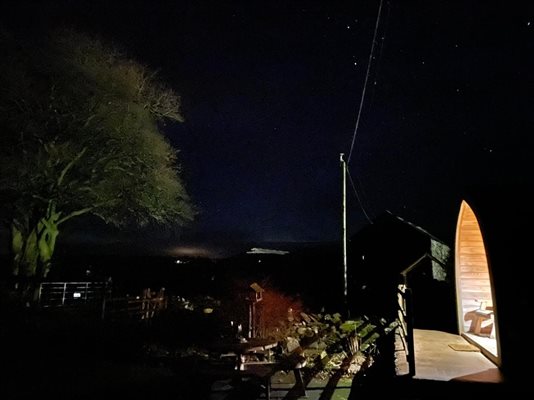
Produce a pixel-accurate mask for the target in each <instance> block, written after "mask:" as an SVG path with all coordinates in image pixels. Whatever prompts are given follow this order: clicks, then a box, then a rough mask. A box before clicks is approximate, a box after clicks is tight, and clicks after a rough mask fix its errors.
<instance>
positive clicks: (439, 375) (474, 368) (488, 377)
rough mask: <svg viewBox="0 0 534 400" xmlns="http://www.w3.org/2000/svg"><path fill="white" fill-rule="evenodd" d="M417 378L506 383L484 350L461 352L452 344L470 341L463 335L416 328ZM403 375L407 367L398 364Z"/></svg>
mask: <svg viewBox="0 0 534 400" xmlns="http://www.w3.org/2000/svg"><path fill="white" fill-rule="evenodd" d="M414 341H415V372H416V374H415V376H414V379H419V380H434V381H453V380H454V381H462V382H487V383H501V382H503V377H502V374H501V372H500V370H499V368H498V367H497V366H496V365H495V364H494V363H493V362H491V361H490V360H489V359H488V358H487V357H486V356H484V355H483V354H482V353H481V352H474V351H458V350H454V349H453V348H451V347H450V346H449V345H450V344H468V343H469V342H468V341H467V340H465V339H464V338H463V337H461V336H459V335H454V334H451V333H447V332H441V331H433V330H422V329H415V330H414ZM397 370H398V371H399V373H400V374H402V373H404V372H406V366H405V365H403V364H402V363H400V364H398V366H397Z"/></svg>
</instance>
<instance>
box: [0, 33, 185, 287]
mask: <svg viewBox="0 0 534 400" xmlns="http://www.w3.org/2000/svg"><path fill="white" fill-rule="evenodd" d="M0 51H1V54H2V55H3V56H2V58H1V59H0V140H1V143H0V206H1V211H0V212H1V214H2V217H3V218H4V220H5V221H6V222H7V223H8V224H9V226H10V229H11V233H12V251H13V274H14V275H17V276H24V277H37V278H41V277H46V275H47V273H48V271H49V270H50V267H51V261H52V256H53V254H54V249H55V244H56V239H57V237H58V234H59V232H60V229H61V227H62V225H63V224H65V223H66V222H68V221H70V220H72V219H73V218H75V217H79V216H81V215H87V214H92V215H94V216H96V217H99V218H101V219H102V220H104V221H105V222H106V223H108V224H112V225H114V226H117V227H123V226H125V225H130V224H135V225H139V226H144V225H147V224H150V223H161V224H178V225H179V226H182V225H184V224H185V223H187V222H188V221H191V220H192V219H193V217H194V214H195V211H194V207H193V206H192V204H191V202H190V198H189V196H188V194H187V192H186V189H185V187H184V183H183V181H182V179H181V177H180V168H179V167H178V166H177V154H176V151H175V150H174V149H173V148H172V147H171V145H170V144H169V143H168V142H167V141H166V139H165V137H164V136H163V135H162V133H161V132H160V130H161V128H162V127H163V126H164V124H165V122H166V121H170V122H175V121H182V116H181V114H180V111H179V108H180V98H179V97H178V96H177V95H176V94H175V93H174V92H173V91H172V90H171V89H170V88H168V87H166V86H165V85H163V84H162V83H161V82H159V81H158V80H157V79H156V77H155V74H154V73H152V72H151V71H149V70H148V69H147V68H145V67H144V66H142V65H140V64H139V63H137V62H135V61H132V60H131V59H128V58H127V57H125V56H124V55H123V54H121V53H120V52H119V51H117V50H116V49H114V48H112V47H108V46H105V45H104V44H103V43H102V42H101V41H100V40H97V39H94V38H90V37H88V36H86V35H83V34H79V33H75V32H73V31H67V30H63V31H60V32H56V33H53V34H50V35H47V36H46V37H44V38H35V37H34V38H32V39H28V38H26V39H21V38H20V37H16V36H14V35H13V34H10V33H6V32H3V33H0Z"/></svg>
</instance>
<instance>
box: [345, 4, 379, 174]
mask: <svg viewBox="0 0 534 400" xmlns="http://www.w3.org/2000/svg"><path fill="white" fill-rule="evenodd" d="M383 1H384V0H380V6H379V7H378V14H377V16H376V24H375V32H374V34H373V43H372V44H371V51H370V52H369V61H368V62H367V72H366V73H365V81H364V82H363V90H362V97H361V99H360V107H359V108H358V117H357V118H356V126H355V127H354V134H353V135H352V143H351V145H350V151H349V157H348V158H347V164H349V163H350V158H351V157H352V151H353V150H354V143H355V141H356V134H357V133H358V127H359V126H360V118H361V116H362V109H363V103H364V100H365V92H366V90H367V81H369V72H370V71H371V62H372V60H373V54H374V51H375V43H376V35H377V33H378V25H379V23H380V14H381V13H382V3H383Z"/></svg>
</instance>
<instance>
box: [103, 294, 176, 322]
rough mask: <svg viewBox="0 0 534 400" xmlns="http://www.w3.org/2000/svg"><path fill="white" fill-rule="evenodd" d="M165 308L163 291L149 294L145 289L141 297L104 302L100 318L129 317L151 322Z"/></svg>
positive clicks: (165, 297)
mask: <svg viewBox="0 0 534 400" xmlns="http://www.w3.org/2000/svg"><path fill="white" fill-rule="evenodd" d="M166 308H167V296H166V295H165V291H164V289H162V290H160V291H159V292H158V293H151V292H150V290H149V289H148V290H147V289H145V290H144V291H143V295H141V296H135V297H133V296H125V297H112V298H108V299H105V300H104V305H103V307H102V309H103V311H102V317H103V318H104V319H116V318H121V317H129V318H133V319H137V320H145V321H148V320H151V319H152V318H153V317H154V316H155V315H156V314H157V313H158V312H160V311H162V310H165V309H166Z"/></svg>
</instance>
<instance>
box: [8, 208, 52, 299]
mask: <svg viewBox="0 0 534 400" xmlns="http://www.w3.org/2000/svg"><path fill="white" fill-rule="evenodd" d="M59 217H60V215H59V214H58V213H55V212H53V210H50V209H49V212H47V216H45V217H43V218H41V219H40V220H39V221H38V222H37V224H36V225H35V226H33V227H29V224H20V223H17V221H13V223H12V224H11V250H12V251H13V275H14V276H15V277H16V278H17V279H19V280H20V284H17V285H16V289H17V290H18V291H19V292H20V294H21V295H22V298H23V300H24V301H25V302H28V301H29V302H31V303H34V302H36V301H37V300H38V288H39V283H40V281H41V280H42V279H43V278H46V276H47V275H48V272H49V271H50V267H51V265H52V256H53V255H54V250H55V246H56V239H57V236H58V234H59V229H58V226H57V221H58V219H59ZM24 225H26V226H24Z"/></svg>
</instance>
